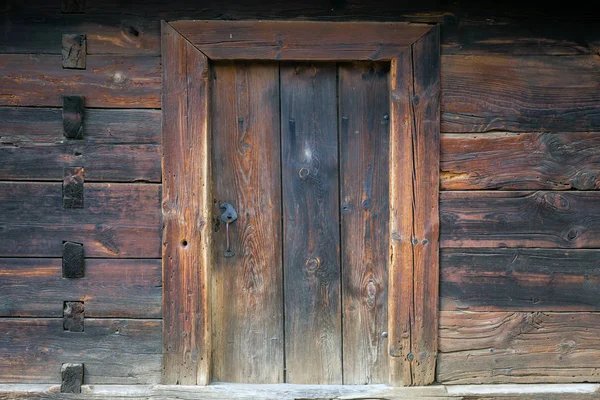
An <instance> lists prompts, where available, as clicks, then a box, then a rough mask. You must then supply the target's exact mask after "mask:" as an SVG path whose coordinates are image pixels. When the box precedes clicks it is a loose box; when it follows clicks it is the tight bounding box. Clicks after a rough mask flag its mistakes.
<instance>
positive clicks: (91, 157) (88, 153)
mask: <svg viewBox="0 0 600 400" xmlns="http://www.w3.org/2000/svg"><path fill="white" fill-rule="evenodd" d="M19 139H21V138H17V140H19ZM2 140H4V138H2V139H0V141H2ZM7 140H10V139H7ZM161 153H162V152H161V148H160V146H159V145H155V144H141V145H138V144H124V145H113V144H97V143H94V142H93V141H89V140H87V138H86V139H84V140H78V141H73V140H67V139H65V140H64V141H61V142H55V143H53V142H52V141H50V142H46V143H44V142H42V141H41V140H38V141H35V142H30V141H25V140H24V141H22V142H19V141H16V142H7V143H6V144H2V142H0V180H37V181H60V180H61V179H62V176H63V170H64V169H65V168H68V167H71V166H73V165H83V166H85V181H86V182H103V181H108V182H135V181H142V182H160V181H161V165H160V164H161V161H160V159H161Z"/></svg>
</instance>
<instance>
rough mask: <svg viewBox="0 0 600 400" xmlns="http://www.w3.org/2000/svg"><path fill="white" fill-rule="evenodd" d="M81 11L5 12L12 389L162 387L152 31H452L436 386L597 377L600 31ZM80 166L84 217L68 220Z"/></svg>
mask: <svg viewBox="0 0 600 400" xmlns="http://www.w3.org/2000/svg"><path fill="white" fill-rule="evenodd" d="M71 3H79V2H73V1H70V0H62V4H61V1H60V0H52V1H45V0H33V1H27V2H24V1H13V0H9V1H8V2H4V3H3V5H2V7H1V8H0V32H1V34H0V257H2V258H1V259H0V276H1V279H0V377H1V378H0V381H1V382H2V383H7V382H58V381H59V380H60V365H61V363H63V362H83V363H84V364H85V365H86V371H85V377H86V378H85V381H86V383H156V382H158V381H159V380H160V375H161V372H160V370H161V364H160V363H161V356H160V354H161V351H162V348H161V340H160V333H161V320H160V316H161V312H160V304H161V284H162V283H161V274H160V254H161V206H160V204H161V185H160V179H161V178H160V176H161V167H160V165H161V156H160V155H161V147H160V139H159V138H160V129H161V128H160V127H161V118H160V107H161V102H160V98H161V93H160V91H161V59H160V20H161V19H166V20H175V19H183V18H195V19H215V18H219V19H242V18H251V19H256V18H271V19H274V18H276V19H285V18H296V19H297V18H300V19H311V20H357V19H360V20H392V21H393V20H403V21H405V20H408V21H414V22H428V23H433V22H439V23H441V24H442V110H441V111H442V116H441V119H442V121H441V123H442V125H441V127H442V132H443V134H442V143H441V146H442V150H441V151H442V152H441V189H442V190H443V192H442V195H441V204H440V212H441V247H442V251H441V277H440V279H441V288H440V289H441V292H440V293H441V308H442V312H441V318H440V355H439V361H438V368H437V379H438V381H441V382H444V383H484V382H485V383H495V382H569V381H570V382H575V381H577V382H579V381H599V380H600V378H599V376H600V375H598V366H597V360H598V358H599V357H600V350H599V344H598V340H597V337H598V331H599V330H600V314H598V313H597V312H598V311H599V309H600V297H599V296H598V294H600V278H599V276H600V273H599V271H600V261H599V259H600V258H599V257H598V253H599V252H600V251H599V250H595V249H597V248H600V229H599V228H598V225H599V222H600V192H599V191H597V190H598V189H600V139H599V138H600V57H599V53H598V52H599V50H600V21H599V20H598V18H600V17H598V15H597V14H595V13H591V12H590V13H588V12H586V11H585V10H582V9H581V8H576V7H572V8H562V9H561V10H560V11H557V12H555V13H554V12H552V10H548V9H547V7H544V8H540V9H538V8H531V9H527V8H524V6H523V4H520V3H519V2H515V4H508V5H503V6H498V5H493V3H492V2H490V4H492V5H490V6H488V5H486V4H485V3H482V2H472V4H470V3H460V2H458V3H457V2H452V3H451V4H450V3H449V4H439V3H438V2H434V3H433V4H425V3H424V2H406V4H402V3H404V2H387V1H383V0H381V1H380V2H379V3H378V2H377V1H375V2H373V1H366V0H365V1H362V2H355V1H344V0H332V1H331V2H322V1H317V0H311V1H304V2H302V3H301V2H286V1H277V0H273V1H270V2H255V3H256V4H253V2H244V3H242V4H236V3H240V2H237V1H234V0H225V1H215V2H212V3H211V4H203V5H202V7H199V6H197V5H195V4H194V2H189V3H186V2H185V1H179V0H176V1H162V0H149V1H144V2H122V1H117V0H107V1H90V0H88V1H86V2H85V6H84V8H83V10H82V11H83V12H80V13H63V12H62V10H61V6H62V5H67V6H69V5H71V6H72V5H73V4H71ZM388 3H389V4H388ZM68 8H69V7H67V9H68ZM63 34H85V35H86V37H87V54H88V56H87V59H86V61H87V62H86V68H85V69H63V67H62V56H61V53H62V47H61V46H62V35H63ZM63 95H81V96H85V107H86V109H85V113H84V118H85V122H84V129H83V137H84V138H83V139H82V140H68V139H66V138H65V137H64V136H63V135H62V110H61V107H62V99H61V96H63ZM167 123H168V121H167ZM73 166H82V167H84V169H85V182H84V205H83V208H69V209H64V208H63V203H62V182H63V179H64V169H65V168H68V167H73ZM63 241H74V242H78V243H83V244H84V249H85V257H86V262H85V270H86V273H85V277H84V278H79V279H71V280H67V279H63V278H62V276H61V260H60V258H61V254H62V253H61V252H62V242H63ZM277 279H279V278H277ZM64 301H83V302H84V304H85V313H86V318H87V317H89V319H87V320H86V324H85V331H84V332H64V331H63V326H62V313H63V311H62V310H63V302H64Z"/></svg>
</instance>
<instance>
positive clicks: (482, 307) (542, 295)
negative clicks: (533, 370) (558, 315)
mask: <svg viewBox="0 0 600 400" xmlns="http://www.w3.org/2000/svg"><path fill="white" fill-rule="evenodd" d="M440 299H441V304H442V305H441V309H442V310H470V311H498V310H502V311H598V310H599V309H600V301H599V299H600V251H599V250H562V249H464V250H462V249H444V251H443V252H442V254H441V271H440Z"/></svg>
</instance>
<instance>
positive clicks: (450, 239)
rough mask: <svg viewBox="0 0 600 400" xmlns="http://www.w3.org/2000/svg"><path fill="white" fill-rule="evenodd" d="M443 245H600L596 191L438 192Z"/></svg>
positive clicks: (599, 208) (599, 200)
mask: <svg viewBox="0 0 600 400" xmlns="http://www.w3.org/2000/svg"><path fill="white" fill-rule="evenodd" d="M440 199H441V201H440V218H441V246H442V247H549V248H595V247H599V246H600V192H576V191H568V192H547V191H540V192H522V191H521V192H494V191H478V192H474V191H471V192H448V191H446V192H441V196H440Z"/></svg>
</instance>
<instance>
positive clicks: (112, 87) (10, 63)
mask: <svg viewBox="0 0 600 400" xmlns="http://www.w3.org/2000/svg"><path fill="white" fill-rule="evenodd" d="M160 68H161V66H160V59H159V58H157V57H135V56H133V57H127V56H121V57H119V56H88V57H87V68H86V69H85V70H70V69H63V68H62V66H61V56H59V55H47V54H35V55H24V54H0V87H2V93H1V94H0V106H36V107H58V106H62V99H61V96H62V95H70V94H77V95H80V96H85V98H86V107H96V108H160V106H161V105H160Z"/></svg>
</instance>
